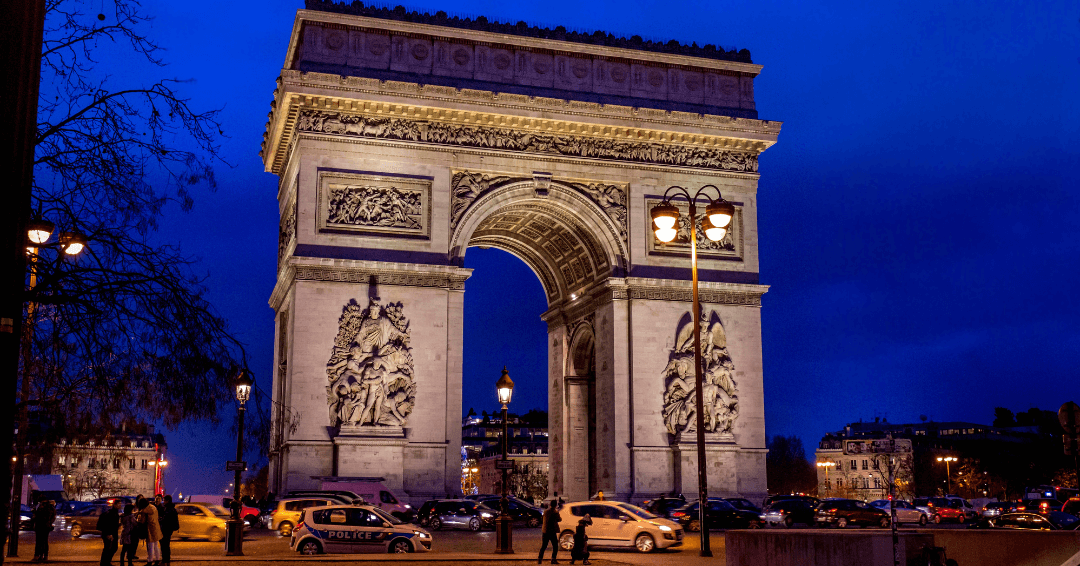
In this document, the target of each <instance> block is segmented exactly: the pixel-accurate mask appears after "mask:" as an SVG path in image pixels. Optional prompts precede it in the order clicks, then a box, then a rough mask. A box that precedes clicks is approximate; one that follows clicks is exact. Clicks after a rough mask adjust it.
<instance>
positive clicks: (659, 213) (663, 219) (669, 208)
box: [650, 202, 679, 242]
mask: <svg viewBox="0 0 1080 566" xmlns="http://www.w3.org/2000/svg"><path fill="white" fill-rule="evenodd" d="M650 214H651V215H652V221H653V224H655V225H656V228H657V230H669V229H671V228H674V227H675V223H676V222H678V220H679V209H678V208H675V205H673V204H669V203H667V202H662V203H660V204H658V205H656V206H654V207H653V208H652V212H651V213H650ZM657 237H658V238H659V237H660V235H659V234H657ZM660 239H661V240H663V241H665V242H667V241H670V240H664V239H663V238H660Z"/></svg>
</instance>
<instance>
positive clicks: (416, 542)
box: [289, 505, 431, 554]
mask: <svg viewBox="0 0 1080 566" xmlns="http://www.w3.org/2000/svg"><path fill="white" fill-rule="evenodd" d="M289 548H291V549H292V550H295V551H297V552H299V553H300V554H323V553H353V552H397V553H404V552H427V551H429V550H431V533H429V532H427V531H425V530H424V529H421V528H420V527H417V526H416V525H413V524H411V523H402V522H401V521H399V520H398V519H397V518H395V517H394V516H392V515H390V514H389V513H387V512H385V511H383V510H382V509H379V508H378V507H375V506H372V505H324V506H320V507H309V508H307V509H305V510H304V513H303V514H302V515H301V516H300V521H299V523H298V524H297V525H296V528H295V529H294V530H293V532H292V540H291V541H290V543H289Z"/></svg>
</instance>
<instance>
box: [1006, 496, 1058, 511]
mask: <svg viewBox="0 0 1080 566" xmlns="http://www.w3.org/2000/svg"><path fill="white" fill-rule="evenodd" d="M1061 508H1062V504H1061V502H1060V501H1058V500H1057V499H1025V500H1024V501H1023V502H1021V503H1019V504H1018V505H1017V509H1016V510H1017V511H1027V512H1029V513H1049V512H1051V511H1061Z"/></svg>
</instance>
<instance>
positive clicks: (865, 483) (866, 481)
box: [862, 478, 870, 489]
mask: <svg viewBox="0 0 1080 566" xmlns="http://www.w3.org/2000/svg"><path fill="white" fill-rule="evenodd" d="M862 486H863V489H870V478H863V481H862Z"/></svg>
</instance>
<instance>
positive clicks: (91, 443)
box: [87, 439, 97, 446]
mask: <svg viewBox="0 0 1080 566" xmlns="http://www.w3.org/2000/svg"><path fill="white" fill-rule="evenodd" d="M95 442H97V441H96V440H93V439H91V440H90V442H88V443H87V444H89V445H90V446H93V445H94V443H95Z"/></svg>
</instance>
